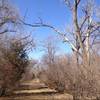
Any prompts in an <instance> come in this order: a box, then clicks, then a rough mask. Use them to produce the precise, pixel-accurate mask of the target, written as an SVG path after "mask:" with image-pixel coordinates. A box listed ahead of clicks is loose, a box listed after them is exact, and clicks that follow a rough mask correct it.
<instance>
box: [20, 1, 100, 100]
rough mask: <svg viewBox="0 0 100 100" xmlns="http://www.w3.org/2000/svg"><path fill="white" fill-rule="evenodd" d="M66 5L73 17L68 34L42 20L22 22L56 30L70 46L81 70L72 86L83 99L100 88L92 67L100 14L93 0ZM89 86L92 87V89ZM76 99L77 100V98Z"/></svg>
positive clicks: (99, 26)
mask: <svg viewBox="0 0 100 100" xmlns="http://www.w3.org/2000/svg"><path fill="white" fill-rule="evenodd" d="M64 3H65V4H66V6H67V7H68V9H69V10H70V13H71V15H72V22H71V23H72V24H71V25H72V28H73V30H71V31H69V32H68V33H67V32H61V31H59V30H58V29H57V28H55V27H54V26H52V25H49V24H46V23H44V22H43V21H42V20H40V22H38V23H35V24H29V23H26V22H24V21H23V20H21V22H22V23H23V24H24V25H28V26H31V27H47V28H50V29H52V30H54V31H55V33H57V34H59V35H60V36H61V37H62V39H63V41H64V42H65V43H68V44H69V45H70V47H71V49H72V51H73V52H74V53H75V54H76V57H77V66H76V67H78V69H79V75H78V76H75V77H74V78H76V81H75V82H74V84H73V86H72V87H74V89H75V91H77V93H75V95H74V97H75V96H78V93H81V94H80V96H81V97H82V96H83V95H84V91H85V92H86V91H88V93H89V90H90V91H91V93H92V92H93V90H94V89H95V88H94V87H95V86H97V87H99V86H98V85H96V84H97V83H98V80H97V79H96V76H95V74H97V73H96V71H95V69H96V67H94V68H93V66H92V63H93V62H92V57H93V53H92V50H93V49H95V48H94V45H95V44H97V43H100V34H99V33H100V21H99V19H100V16H97V15H99V14H96V13H99V12H97V11H98V10H97V9H98V6H94V5H95V2H93V0H85V1H83V0H64ZM80 13H81V14H80ZM80 16H81V17H80ZM69 34H70V35H72V37H73V39H72V40H73V41H74V42H72V41H71V39H70V38H69V37H68V35H69ZM74 78H73V80H74ZM95 79H96V80H95ZM82 82H83V83H84V84H83V83H82ZM95 82H96V83H95ZM91 83H93V84H91ZM99 84H100V83H99ZM86 86H87V87H86ZM89 86H91V88H90V87H89ZM97 87H96V88H97ZM75 91H74V92H75ZM94 91H95V90H94ZM95 93H96V92H95ZM95 93H94V94H95ZM74 99H76V100H77V98H76V97H75V98H74ZM83 99H84V98H83Z"/></svg>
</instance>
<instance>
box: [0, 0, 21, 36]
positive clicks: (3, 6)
mask: <svg viewBox="0 0 100 100" xmlns="http://www.w3.org/2000/svg"><path fill="white" fill-rule="evenodd" d="M18 19H19V14H18V12H17V10H16V9H15V8H14V7H12V5H11V4H10V3H9V2H8V0H0V34H3V33H7V32H16V30H15V28H14V27H15V24H18ZM9 26H11V27H12V28H11V27H9Z"/></svg>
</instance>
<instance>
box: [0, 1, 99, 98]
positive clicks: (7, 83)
mask: <svg viewBox="0 0 100 100" xmlns="http://www.w3.org/2000/svg"><path fill="white" fill-rule="evenodd" d="M81 1H82V0H64V3H65V5H66V6H67V8H68V9H69V10H70V14H71V16H72V22H71V23H70V24H71V25H72V27H70V28H68V30H67V32H61V31H59V30H58V29H56V28H55V27H54V26H52V25H49V24H46V23H44V22H43V21H42V20H41V19H40V22H38V23H35V24H28V23H26V22H25V21H23V20H22V19H21V18H20V16H19V14H18V12H17V10H16V9H14V8H13V7H12V6H11V5H10V3H9V2H8V0H0V96H4V95H8V94H9V95H10V94H11V93H14V92H13V90H14V89H15V88H16V87H18V88H19V92H23V91H24V92H26V91H27V94H28V93H30V92H33V91H35V90H34V89H33V90H21V86H20V82H23V80H29V79H32V78H35V77H36V78H37V77H38V78H39V79H40V81H41V82H42V83H43V84H45V87H47V88H48V89H50V91H52V90H54V91H56V92H58V93H59V95H60V96H61V97H63V94H61V93H64V94H66V93H69V94H70V95H72V96H73V100H87V99H92V98H93V99H94V100H100V44H99V43H100V16H99V12H97V11H98V7H97V6H95V4H94V2H93V0H85V1H84V4H83V5H82V4H81V3H82V2H81ZM80 12H81V13H82V16H81V18H80V17H79V16H80ZM26 25H28V26H31V27H40V28H41V27H46V28H50V29H52V30H53V31H54V32H55V33H57V34H58V35H59V36H60V37H61V38H60V39H62V40H63V42H64V43H66V44H69V46H70V47H71V50H72V53H71V54H63V53H62V52H60V54H58V51H59V49H58V47H60V46H58V47H57V42H55V40H53V39H52V38H48V39H47V40H46V41H45V43H44V44H43V50H42V51H44V55H43V56H42V58H41V59H39V61H35V60H32V62H30V60H29V58H28V52H29V51H30V50H31V49H32V48H33V47H34V46H35V45H34V43H33V39H32V38H31V35H27V34H24V33H23V31H21V30H20V29H19V26H20V27H23V29H24V27H25V26H26ZM65 30H66V29H65ZM21 33H23V35H24V36H23V37H22V36H21ZM18 34H19V35H18ZM31 52H32V51H31ZM34 65H35V68H37V69H36V70H35V69H34V68H33V66H34ZM38 68H39V69H38ZM33 70H35V71H36V72H35V75H34V74H33V72H34V71H33ZM32 74H33V75H32ZM23 76H24V78H23ZM36 84H37V83H36ZM34 87H35V85H34ZM31 88H33V87H31ZM26 89H27V88H26ZM36 91H38V90H36ZM19 92H18V93H19ZM42 92H46V91H44V90H42ZM46 93H47V92H46ZM27 94H24V96H25V97H24V96H22V95H20V97H16V99H19V100H21V99H24V100H25V99H26V98H29V99H32V98H36V99H37V95H35V96H33V94H31V96H30V95H29V96H26V95H27ZM59 95H58V94H57V95H56V96H59ZM13 96H16V95H13ZM21 96H22V97H21ZM38 96H40V98H42V97H43V98H44V97H45V98H46V99H47V100H48V98H50V99H51V100H52V99H54V98H51V96H52V95H50V94H48V95H46V94H45V96H44V95H43V94H42V93H41V94H40V95H38ZM1 99H2V98H0V100H1ZM11 99H13V97H11Z"/></svg>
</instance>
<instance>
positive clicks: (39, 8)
mask: <svg viewBox="0 0 100 100" xmlns="http://www.w3.org/2000/svg"><path fill="white" fill-rule="evenodd" d="M10 1H11V3H12V5H13V6H15V7H16V8H17V9H18V11H19V13H20V15H21V16H25V15H26V17H25V20H26V22H28V23H34V22H36V21H38V18H39V17H41V18H42V19H43V20H44V22H48V23H49V24H51V25H54V26H56V27H57V28H58V29H60V30H62V31H65V27H66V24H69V23H70V22H71V15H70V12H69V10H68V9H67V8H66V6H65V4H64V3H63V0H10ZM83 1H84V0H83ZM95 1H96V3H97V4H99V5H100V0H95ZM26 30H27V31H30V32H32V34H33V37H35V39H36V40H37V41H38V42H40V41H43V40H44V39H45V38H46V37H48V36H50V35H51V36H56V34H55V33H54V32H53V31H52V30H50V29H47V28H38V29H35V30H34V29H30V28H27V29H26ZM58 44H59V45H60V48H61V50H60V51H61V52H63V53H70V52H71V49H70V47H69V45H66V44H63V43H62V42H61V41H59V43H58ZM42 54H43V53H42V52H40V51H39V50H38V49H37V50H36V51H34V52H33V53H30V57H32V58H36V59H38V58H40V57H41V55H42Z"/></svg>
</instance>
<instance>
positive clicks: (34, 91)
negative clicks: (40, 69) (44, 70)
mask: <svg viewBox="0 0 100 100" xmlns="http://www.w3.org/2000/svg"><path fill="white" fill-rule="evenodd" d="M0 100H72V96H71V95H69V94H66V93H64V94H59V93H57V91H55V90H53V89H49V88H48V87H47V86H45V84H43V83H41V82H40V81H39V80H38V79H35V80H31V81H26V82H22V83H21V86H20V88H19V89H16V90H15V91H14V92H13V96H10V97H2V98H0Z"/></svg>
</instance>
